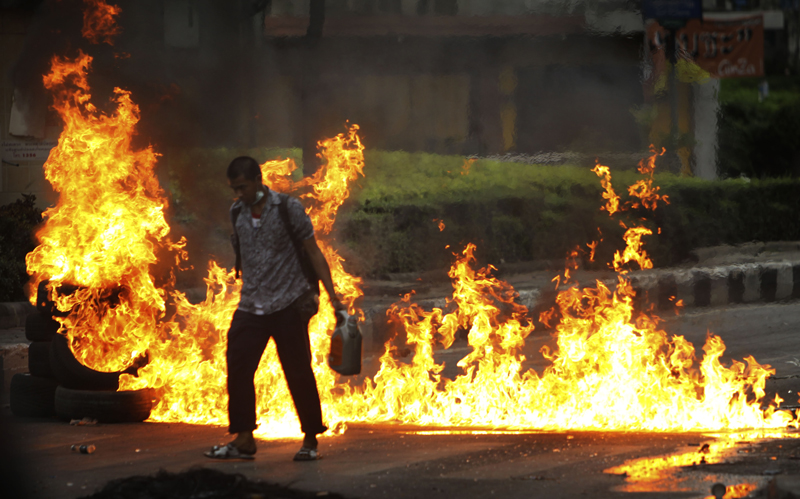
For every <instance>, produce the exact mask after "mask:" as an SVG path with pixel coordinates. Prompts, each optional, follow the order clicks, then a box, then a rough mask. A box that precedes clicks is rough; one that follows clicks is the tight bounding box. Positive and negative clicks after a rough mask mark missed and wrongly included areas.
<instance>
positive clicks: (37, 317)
mask: <svg viewBox="0 0 800 499" xmlns="http://www.w3.org/2000/svg"><path fill="white" fill-rule="evenodd" d="M60 327H61V324H60V323H59V322H58V321H56V320H55V319H53V318H51V317H49V316H46V315H42V314H41V313H36V314H31V315H29V316H28V317H26V318H25V337H26V338H27V339H28V341H50V340H52V339H53V337H54V336H55V335H57V334H58V328H60Z"/></svg>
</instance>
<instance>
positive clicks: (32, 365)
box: [28, 341, 56, 379]
mask: <svg viewBox="0 0 800 499" xmlns="http://www.w3.org/2000/svg"><path fill="white" fill-rule="evenodd" d="M28 372H30V373H31V376H36V377H39V378H50V379H55V377H56V376H55V374H53V370H52V369H51V368H50V342H49V341H34V342H33V343H31V345H30V346H29V347H28Z"/></svg>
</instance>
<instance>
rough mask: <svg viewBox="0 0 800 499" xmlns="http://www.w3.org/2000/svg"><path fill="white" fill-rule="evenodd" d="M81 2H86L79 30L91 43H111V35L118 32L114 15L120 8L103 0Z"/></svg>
mask: <svg viewBox="0 0 800 499" xmlns="http://www.w3.org/2000/svg"><path fill="white" fill-rule="evenodd" d="M83 3H84V4H86V10H85V11H84V12H83V29H82V30H81V34H82V35H83V37H84V38H86V39H87V40H89V41H90V42H92V43H103V42H105V43H107V44H109V45H113V44H114V43H113V37H114V36H116V35H118V34H119V33H120V28H119V26H117V20H116V17H117V16H119V14H120V12H122V9H120V8H119V7H118V6H116V5H109V4H107V3H105V2H104V1H103V0H83Z"/></svg>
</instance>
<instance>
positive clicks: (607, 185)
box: [592, 161, 619, 216]
mask: <svg viewBox="0 0 800 499" xmlns="http://www.w3.org/2000/svg"><path fill="white" fill-rule="evenodd" d="M592 171H593V172H594V173H595V174H597V176H598V177H600V178H601V180H600V185H602V186H603V189H605V192H603V199H605V200H606V204H605V206H603V207H602V208H601V209H602V210H606V211H607V212H608V216H611V215H613V214H614V213H616V212H617V211H619V195H618V194H617V193H616V192H614V187H613V186H612V185H611V170H610V169H609V168H608V167H607V166H603V165H601V164H600V162H599V161H598V162H597V164H596V165H595V167H594V168H592Z"/></svg>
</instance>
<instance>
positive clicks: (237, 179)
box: [228, 156, 262, 205]
mask: <svg viewBox="0 0 800 499" xmlns="http://www.w3.org/2000/svg"><path fill="white" fill-rule="evenodd" d="M228 184H229V185H230V186H231V189H233V192H235V193H236V197H238V198H239V199H240V200H241V201H242V202H243V203H245V204H246V205H252V204H254V203H256V202H257V201H258V197H257V196H258V193H259V192H261V191H262V187H261V167H260V166H258V162H257V161H256V160H254V159H253V158H251V157H249V156H239V157H238V158H236V159H234V160H233V161H231V164H229V165H228Z"/></svg>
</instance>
